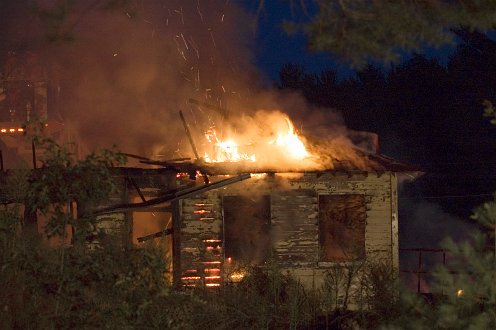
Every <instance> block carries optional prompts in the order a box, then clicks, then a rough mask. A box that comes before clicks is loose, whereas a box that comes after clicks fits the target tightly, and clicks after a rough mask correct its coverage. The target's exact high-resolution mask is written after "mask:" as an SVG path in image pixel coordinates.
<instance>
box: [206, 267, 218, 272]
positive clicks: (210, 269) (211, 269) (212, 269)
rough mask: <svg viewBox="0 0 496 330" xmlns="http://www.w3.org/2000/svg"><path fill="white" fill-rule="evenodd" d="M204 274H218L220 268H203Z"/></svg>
mask: <svg viewBox="0 0 496 330" xmlns="http://www.w3.org/2000/svg"><path fill="white" fill-rule="evenodd" d="M204 271H205V273H220V268H205V270H204Z"/></svg>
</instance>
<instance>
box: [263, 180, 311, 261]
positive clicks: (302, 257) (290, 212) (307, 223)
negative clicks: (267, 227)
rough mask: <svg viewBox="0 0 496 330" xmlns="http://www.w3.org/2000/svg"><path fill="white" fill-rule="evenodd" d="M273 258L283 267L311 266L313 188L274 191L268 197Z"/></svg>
mask: <svg viewBox="0 0 496 330" xmlns="http://www.w3.org/2000/svg"><path fill="white" fill-rule="evenodd" d="M271 197H272V198H271V202H272V203H271V221H272V230H271V231H272V237H273V247H274V251H275V257H276V259H277V260H278V261H279V263H280V264H281V265H283V266H292V267H303V266H306V267H311V266H314V265H315V263H316V262H317V257H318V253H319V246H318V240H319V232H318V228H319V227H318V222H317V221H318V219H317V215H318V212H317V195H316V194H315V192H314V191H313V190H307V189H296V190H291V191H276V192H273V193H272V196H271Z"/></svg>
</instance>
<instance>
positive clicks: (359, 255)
mask: <svg viewBox="0 0 496 330" xmlns="http://www.w3.org/2000/svg"><path fill="white" fill-rule="evenodd" d="M330 196H340V197H343V196H359V197H360V198H361V205H360V207H363V210H362V212H363V213H364V216H363V219H361V220H362V221H363V225H361V226H362V228H363V229H360V230H363V234H361V235H360V236H361V241H359V243H360V246H359V248H358V249H357V252H352V254H351V255H350V256H348V257H347V258H344V259H342V260H340V259H336V260H332V259H331V260H329V259H330V258H329V259H327V260H326V256H325V255H324V254H323V248H324V247H323V241H322V240H323V238H322V235H323V232H322V218H321V217H322V215H321V199H322V198H325V197H330ZM317 210H318V215H317V219H318V222H317V226H318V241H317V244H318V251H319V253H318V265H319V266H333V265H337V264H341V265H347V264H353V263H356V262H363V260H365V258H366V223H367V215H366V195H365V194H359V193H335V194H326V193H319V194H318V195H317ZM362 242H363V244H362Z"/></svg>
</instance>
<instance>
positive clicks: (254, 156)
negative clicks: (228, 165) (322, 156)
mask: <svg viewBox="0 0 496 330" xmlns="http://www.w3.org/2000/svg"><path fill="white" fill-rule="evenodd" d="M206 140H207V143H205V149H206V150H205V160H206V161H208V162H238V161H246V162H253V163H256V164H257V166H259V167H265V168H285V167H286V168H310V167H313V168H317V167H318V165H317V163H316V160H317V156H316V155H312V154H311V153H310V152H309V151H308V148H307V146H306V140H305V137H303V136H301V135H300V134H298V132H297V131H296V130H295V127H294V125H293V123H292V122H291V120H290V119H289V117H288V116H287V115H286V114H284V113H281V112H280V111H258V112H256V113H255V114H254V115H253V116H247V115H244V116H241V117H239V118H236V119H235V120H234V121H232V122H230V123H229V124H228V125H224V127H223V128H222V130H220V131H218V130H217V129H216V128H215V127H212V128H210V129H209V130H208V131H207V134H206Z"/></svg>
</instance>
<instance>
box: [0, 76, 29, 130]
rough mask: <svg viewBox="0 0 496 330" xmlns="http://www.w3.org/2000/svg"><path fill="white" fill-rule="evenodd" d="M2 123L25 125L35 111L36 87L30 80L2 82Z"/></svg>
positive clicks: (0, 98) (0, 89)
mask: <svg viewBox="0 0 496 330" xmlns="http://www.w3.org/2000/svg"><path fill="white" fill-rule="evenodd" d="M0 101H1V102H0V122H2V123H7V122H10V123H24V122H27V121H29V120H30V119H31V117H33V115H34V111H35V93H34V85H33V83H32V82H31V81H28V80H12V81H0Z"/></svg>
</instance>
